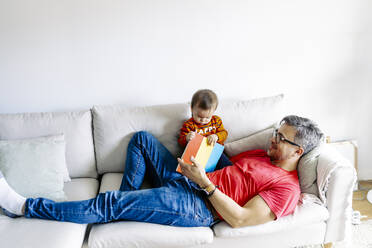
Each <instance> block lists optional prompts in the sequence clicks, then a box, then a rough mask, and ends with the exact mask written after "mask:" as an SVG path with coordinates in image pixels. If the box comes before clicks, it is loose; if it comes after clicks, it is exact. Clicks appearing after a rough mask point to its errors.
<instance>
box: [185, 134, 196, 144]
mask: <svg viewBox="0 0 372 248" xmlns="http://www.w3.org/2000/svg"><path fill="white" fill-rule="evenodd" d="M193 138H195V132H189V133H188V134H187V135H186V141H187V142H189V141H190V140H192V139H193Z"/></svg>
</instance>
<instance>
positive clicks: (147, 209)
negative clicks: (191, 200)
mask: <svg viewBox="0 0 372 248" xmlns="http://www.w3.org/2000/svg"><path fill="white" fill-rule="evenodd" d="M129 209H131V210H140V211H153V212H162V213H167V214H173V215H179V216H184V217H187V216H190V214H181V213H178V212H172V211H167V210H161V209H153V208H129Z"/></svg>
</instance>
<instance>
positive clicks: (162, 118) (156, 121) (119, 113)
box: [93, 104, 190, 174]
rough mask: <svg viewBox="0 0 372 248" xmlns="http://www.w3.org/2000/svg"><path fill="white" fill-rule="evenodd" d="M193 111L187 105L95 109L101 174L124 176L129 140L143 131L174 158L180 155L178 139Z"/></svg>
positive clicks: (98, 167) (95, 134) (98, 107)
mask: <svg viewBox="0 0 372 248" xmlns="http://www.w3.org/2000/svg"><path fill="white" fill-rule="evenodd" d="M189 108H190V107H189V106H188V105H187V104H169V105H160V106H149V107H125V106H118V105H116V106H95V107H93V123H94V139H95V143H94V145H95V148H96V157H97V169H98V172H99V173H100V174H102V173H105V172H122V171H123V170H124V164H125V159H126V154H127V146H128V143H129V140H130V139H131V137H132V135H133V134H134V133H135V132H137V131H141V130H146V131H148V132H150V133H152V134H153V135H154V136H155V137H157V138H158V139H159V141H160V142H162V143H163V144H164V145H165V146H166V147H167V148H168V150H169V151H171V153H172V154H174V155H176V154H180V153H181V149H180V147H179V146H178V143H177V135H178V131H179V129H180V128H181V126H182V123H183V121H185V120H186V119H187V118H188V117H189V116H190V110H189Z"/></svg>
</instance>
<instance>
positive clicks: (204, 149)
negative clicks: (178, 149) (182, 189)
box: [177, 133, 224, 172]
mask: <svg viewBox="0 0 372 248" xmlns="http://www.w3.org/2000/svg"><path fill="white" fill-rule="evenodd" d="M223 149H224V146H223V145H220V144H218V143H215V144H214V145H208V141H207V138H206V137H204V136H202V135H200V134H198V133H196V134H195V137H194V138H193V139H192V140H190V141H189V143H187V145H186V148H185V150H184V152H183V154H182V157H181V158H182V159H183V161H184V162H185V163H187V164H192V162H191V156H193V157H194V158H195V161H196V162H197V163H199V164H200V165H202V166H203V167H205V171H206V172H211V171H214V169H215V168H216V165H217V162H218V160H219V159H220V157H221V155H222V152H223ZM177 171H178V172H181V166H180V165H178V166H177Z"/></svg>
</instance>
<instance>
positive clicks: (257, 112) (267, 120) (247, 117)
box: [217, 95, 284, 143]
mask: <svg viewBox="0 0 372 248" xmlns="http://www.w3.org/2000/svg"><path fill="white" fill-rule="evenodd" d="M283 98H284V96H283V95H278V96H272V97H263V98H256V99H251V100H230V101H221V104H220V105H218V109H217V113H218V115H219V116H220V117H221V119H222V121H223V125H224V127H225V128H226V130H227V131H228V132H229V135H228V137H227V140H226V142H225V143H228V142H232V141H235V140H238V139H241V138H244V137H248V136H249V135H252V134H254V133H256V132H258V131H261V130H263V129H266V128H269V127H270V126H272V125H273V124H274V123H277V122H278V121H280V120H281V119H282V118H283V117H284V114H283Z"/></svg>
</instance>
